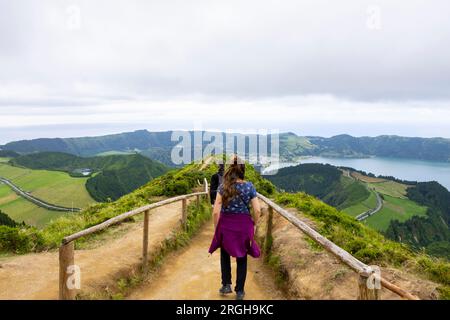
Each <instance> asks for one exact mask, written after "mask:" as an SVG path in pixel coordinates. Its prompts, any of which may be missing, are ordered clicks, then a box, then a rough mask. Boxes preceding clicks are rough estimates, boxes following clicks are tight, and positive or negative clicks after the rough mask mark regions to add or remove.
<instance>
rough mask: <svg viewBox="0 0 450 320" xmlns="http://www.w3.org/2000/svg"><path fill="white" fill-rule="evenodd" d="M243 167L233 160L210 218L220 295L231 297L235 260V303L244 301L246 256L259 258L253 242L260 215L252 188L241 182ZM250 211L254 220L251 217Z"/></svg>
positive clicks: (248, 184) (212, 250)
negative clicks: (217, 256) (220, 280)
mask: <svg viewBox="0 0 450 320" xmlns="http://www.w3.org/2000/svg"><path fill="white" fill-rule="evenodd" d="M244 177H245V164H244V163H240V159H239V158H238V157H237V156H235V157H234V158H233V162H232V163H231V165H230V166H229V167H228V169H227V170H226V172H225V174H224V179H223V184H222V185H221V186H220V187H219V189H218V192H217V197H216V201H215V203H214V209H213V216H214V225H215V233H214V237H213V240H212V243H211V246H210V248H209V253H213V252H214V251H215V250H216V249H217V248H220V266H221V272H222V287H221V288H220V290H219V292H220V293H221V294H228V293H231V292H232V290H231V258H230V256H232V257H235V258H236V263H237V275H236V286H235V288H234V290H235V292H236V299H238V300H242V299H244V295H245V291H244V285H245V278H246V276H247V254H249V255H250V256H252V257H254V258H258V257H259V256H260V254H261V253H260V249H259V247H258V244H257V243H256V242H255V240H254V236H255V226H256V223H257V222H258V217H259V215H260V213H261V207H260V205H259V200H258V198H257V197H256V190H255V187H254V186H253V184H252V183H251V182H247V181H245V180H244ZM250 205H251V207H252V208H253V212H254V219H253V218H252V216H251V213H250Z"/></svg>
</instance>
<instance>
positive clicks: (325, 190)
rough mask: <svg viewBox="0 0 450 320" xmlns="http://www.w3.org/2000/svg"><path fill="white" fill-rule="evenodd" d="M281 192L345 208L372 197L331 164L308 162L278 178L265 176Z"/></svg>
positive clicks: (359, 184)
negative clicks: (311, 196) (306, 196)
mask: <svg viewBox="0 0 450 320" xmlns="http://www.w3.org/2000/svg"><path fill="white" fill-rule="evenodd" d="M264 177H265V178H266V179H267V180H269V181H271V182H272V183H273V184H274V185H276V186H277V187H278V188H279V189H281V190H284V191H286V192H299V191H301V192H305V193H308V194H311V195H313V196H316V197H318V198H320V199H321V200H322V201H324V202H325V203H327V204H329V205H331V206H333V207H336V208H339V209H342V208H345V207H349V206H351V205H353V204H355V203H357V202H359V201H363V200H364V199H366V198H367V197H368V196H369V191H368V190H367V189H366V188H365V187H364V185H362V184H361V183H359V182H358V181H354V180H352V179H350V178H347V179H346V178H345V177H342V172H341V171H340V170H339V169H338V168H336V167H334V166H332V165H329V164H320V163H305V164H300V165H297V166H294V167H287V168H282V169H280V170H279V171H278V173H277V174H276V175H267V176H264Z"/></svg>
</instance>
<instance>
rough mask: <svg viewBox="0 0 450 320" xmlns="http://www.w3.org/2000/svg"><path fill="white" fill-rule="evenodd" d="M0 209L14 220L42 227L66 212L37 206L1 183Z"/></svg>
mask: <svg viewBox="0 0 450 320" xmlns="http://www.w3.org/2000/svg"><path fill="white" fill-rule="evenodd" d="M0 209H1V210H3V212H5V213H7V214H8V216H10V217H11V218H12V219H14V220H15V221H17V222H24V223H26V224H27V225H30V226H35V227H38V228H42V227H44V226H45V225H46V224H48V223H49V222H50V221H51V220H53V219H56V218H58V217H62V216H64V215H66V214H68V213H64V212H59V211H50V210H47V209H44V208H41V207H38V206H36V205H35V204H33V203H31V202H30V201H28V200H26V199H24V198H22V197H21V196H19V195H17V194H16V193H15V192H14V191H12V190H11V189H10V188H9V187H8V186H6V185H2V184H0Z"/></svg>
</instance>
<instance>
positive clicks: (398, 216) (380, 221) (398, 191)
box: [342, 172, 427, 231]
mask: <svg viewBox="0 0 450 320" xmlns="http://www.w3.org/2000/svg"><path fill="white" fill-rule="evenodd" d="M352 176H353V177H354V178H357V179H358V180H359V181H361V183H365V184H366V185H367V186H368V188H369V191H370V196H369V197H368V198H367V199H366V200H364V201H362V202H360V203H357V204H355V205H353V206H351V207H348V208H345V209H343V210H342V211H344V212H345V213H347V214H349V215H351V216H353V217H356V216H357V215H359V214H361V213H363V212H365V211H367V210H369V209H372V208H375V207H376V205H377V199H376V195H375V191H376V192H378V193H379V194H380V195H382V196H383V197H384V201H383V208H382V209H381V210H380V211H379V212H377V213H376V214H374V215H373V216H371V217H369V218H367V219H366V220H364V223H365V224H367V225H368V226H369V227H371V228H374V229H376V230H378V231H385V230H386V229H387V228H388V227H389V224H390V222H391V221H392V220H398V221H400V222H403V221H406V220H408V219H410V218H411V217H412V216H414V215H419V216H425V215H426V211H427V208H426V207H422V206H419V205H418V204H416V203H415V202H414V201H411V200H409V199H408V198H407V197H406V190H407V188H408V187H409V186H407V185H405V184H402V183H398V182H395V181H390V180H383V179H378V180H377V178H370V177H366V176H363V175H361V174H359V173H354V172H353V173H352ZM374 190H375V191H374Z"/></svg>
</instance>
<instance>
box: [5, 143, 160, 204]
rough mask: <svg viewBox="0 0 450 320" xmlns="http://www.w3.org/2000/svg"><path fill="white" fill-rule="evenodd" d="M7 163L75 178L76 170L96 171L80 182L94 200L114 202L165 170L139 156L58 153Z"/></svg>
mask: <svg viewBox="0 0 450 320" xmlns="http://www.w3.org/2000/svg"><path fill="white" fill-rule="evenodd" d="M10 163H11V164H13V165H15V166H20V167H26V168H31V169H47V170H59V171H64V172H68V173H70V174H71V175H79V174H78V173H76V172H77V170H80V169H85V168H87V169H90V170H91V171H93V172H96V174H94V175H93V176H92V177H90V178H88V179H87V180H84V179H83V178H81V179H83V180H82V181H83V183H85V184H86V188H87V190H88V192H89V194H90V195H91V196H92V198H94V199H95V200H97V201H100V202H104V201H109V200H116V199H118V198H120V197H121V196H123V195H125V194H127V193H129V192H131V191H133V190H135V189H137V188H139V187H140V186H142V185H144V184H145V183H147V182H148V181H150V180H152V179H153V178H155V177H157V176H160V175H161V174H163V173H164V172H166V171H167V170H168V168H167V167H166V166H164V165H163V164H162V163H159V162H156V161H153V160H151V159H148V158H146V157H144V156H141V155H139V154H130V155H108V156H98V157H88V158H83V157H78V156H74V155H72V154H67V153H60V152H41V153H36V154H30V155H24V156H20V157H17V158H14V159H12V160H11V161H10Z"/></svg>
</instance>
